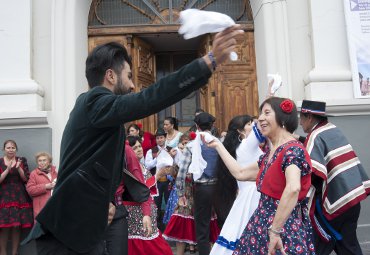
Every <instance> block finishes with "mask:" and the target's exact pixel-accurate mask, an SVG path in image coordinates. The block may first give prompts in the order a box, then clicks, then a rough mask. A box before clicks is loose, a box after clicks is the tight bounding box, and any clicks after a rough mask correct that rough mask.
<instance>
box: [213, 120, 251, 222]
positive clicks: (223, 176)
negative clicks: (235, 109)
mask: <svg viewBox="0 0 370 255" xmlns="http://www.w3.org/2000/svg"><path fill="white" fill-rule="evenodd" d="M251 121H252V117H251V116H249V115H239V116H236V117H234V118H233V119H232V120H231V121H230V122H229V126H228V129H227V134H226V136H225V140H224V142H223V145H224V146H225V148H226V150H227V151H228V152H229V153H230V155H231V156H232V157H233V158H236V149H237V148H238V147H239V145H240V142H241V141H240V139H239V132H238V130H239V131H242V130H243V129H244V126H245V125H246V124H247V123H249V122H251ZM216 174H217V183H216V191H215V210H216V213H217V219H218V222H219V223H222V224H223V223H224V222H225V220H226V217H227V215H228V214H229V212H230V209H231V207H232V205H233V203H234V200H235V198H236V194H237V190H238V185H237V182H236V180H235V178H234V177H233V176H232V175H231V174H230V172H229V170H228V169H227V167H226V165H225V163H224V162H223V161H222V160H221V158H219V160H218V165H217V173H216Z"/></svg>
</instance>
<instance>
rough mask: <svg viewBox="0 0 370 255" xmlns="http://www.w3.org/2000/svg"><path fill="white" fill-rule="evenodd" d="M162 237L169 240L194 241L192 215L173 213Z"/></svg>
mask: <svg viewBox="0 0 370 255" xmlns="http://www.w3.org/2000/svg"><path fill="white" fill-rule="evenodd" d="M163 237H164V238H165V239H166V240H171V241H177V242H186V243H192V244H194V243H196V238H195V225H194V219H193V217H191V216H183V215H179V214H173V215H172V217H171V219H170V221H169V222H168V225H167V227H166V230H165V231H164V233H163Z"/></svg>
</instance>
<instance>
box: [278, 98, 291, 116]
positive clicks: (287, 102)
mask: <svg viewBox="0 0 370 255" xmlns="http://www.w3.org/2000/svg"><path fill="white" fill-rule="evenodd" d="M293 106H294V105H293V102H292V101H291V100H289V99H285V100H284V101H283V102H281V104H280V108H281V110H283V112H285V113H291V112H292V111H293Z"/></svg>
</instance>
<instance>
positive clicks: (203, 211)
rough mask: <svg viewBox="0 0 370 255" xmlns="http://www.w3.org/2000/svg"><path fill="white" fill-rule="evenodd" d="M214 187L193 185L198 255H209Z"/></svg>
mask: <svg viewBox="0 0 370 255" xmlns="http://www.w3.org/2000/svg"><path fill="white" fill-rule="evenodd" d="M215 187H216V186H215V185H204V184H198V183H194V193H193V196H194V221H195V236H196V238H197V247H198V251H199V255H209V253H210V248H211V247H210V243H209V226H210V222H211V216H212V206H213V201H214V200H213V194H214V190H215Z"/></svg>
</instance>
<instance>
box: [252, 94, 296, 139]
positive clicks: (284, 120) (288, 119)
mask: <svg viewBox="0 0 370 255" xmlns="http://www.w3.org/2000/svg"><path fill="white" fill-rule="evenodd" d="M284 100H290V99H288V98H283V97H270V98H268V99H266V100H265V101H264V102H263V103H262V104H261V106H260V109H259V110H260V112H261V111H262V108H263V106H264V105H265V104H269V105H271V108H272V109H273V110H274V112H275V120H276V122H277V124H278V125H279V126H280V127H285V129H286V130H287V131H288V132H289V133H293V132H294V131H295V130H296V129H297V127H298V113H297V107H296V105H295V104H294V102H293V101H292V100H290V101H291V102H292V104H293V109H292V111H291V112H290V113H286V112H284V111H283V110H282V109H281V107H280V104H281V103H282V102H283V101H284Z"/></svg>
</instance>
